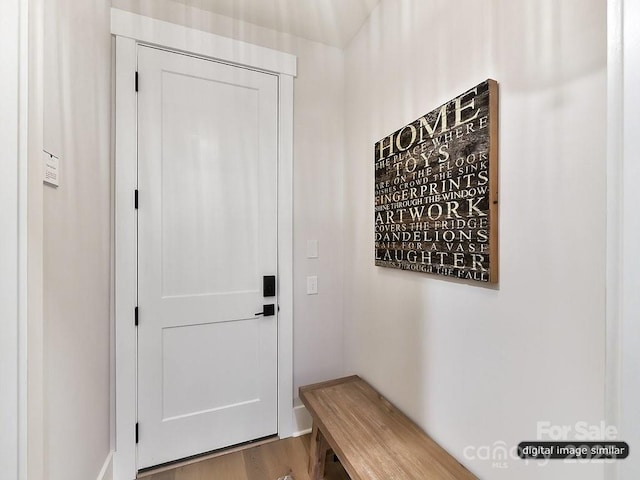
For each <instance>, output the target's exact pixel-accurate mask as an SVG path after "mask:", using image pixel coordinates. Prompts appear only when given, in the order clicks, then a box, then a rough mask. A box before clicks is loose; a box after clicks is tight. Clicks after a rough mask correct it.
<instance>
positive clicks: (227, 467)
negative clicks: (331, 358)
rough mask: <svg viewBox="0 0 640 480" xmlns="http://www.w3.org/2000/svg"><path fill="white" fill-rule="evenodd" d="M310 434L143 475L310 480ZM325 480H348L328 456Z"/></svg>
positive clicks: (153, 479) (188, 479)
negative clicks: (308, 465) (291, 477)
mask: <svg viewBox="0 0 640 480" xmlns="http://www.w3.org/2000/svg"><path fill="white" fill-rule="evenodd" d="M308 462H309V435H305V436H303V437H298V438H287V439H284V440H278V441H275V442H270V443H266V444H263V445H259V446H256V447H251V448H248V449H246V450H242V451H238V452H233V453H228V454H226V455H222V456H219V457H215V458H211V459H208V460H202V461H200V462H197V463H192V464H190V465H185V466H181V467H177V468H174V469H172V470H167V471H164V472H159V473H154V474H151V475H148V474H147V475H144V476H141V477H139V478H143V479H144V480H278V479H279V478H281V477H284V476H285V475H287V474H290V475H292V476H293V478H294V480H309V475H308V474H307V464H308ZM326 466H327V467H326V474H325V480H349V476H348V475H347V473H346V472H345V471H344V469H343V468H342V466H341V465H340V463H339V462H334V461H333V455H332V454H329V458H327V461H326Z"/></svg>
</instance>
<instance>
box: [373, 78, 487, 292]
mask: <svg viewBox="0 0 640 480" xmlns="http://www.w3.org/2000/svg"><path fill="white" fill-rule="evenodd" d="M375 259H376V260H375V261H376V265H379V266H382V267H392V268H400V269H403V270H410V271H416V272H425V273H432V274H436V275H444V276H447V277H454V278H459V279H467V280H475V281H479V282H488V283H496V282H497V281H498V84H497V82H496V81H495V80H487V81H485V82H483V83H481V84H480V85H478V86H476V87H474V88H472V89H471V90H469V91H467V92H465V93H463V94H462V95H460V96H459V97H456V98H454V99H453V100H451V101H450V102H447V103H445V104H444V105H442V106H441V107H439V108H437V109H435V110H433V111H432V112H430V113H427V114H426V115H424V116H422V117H420V118H419V119H417V120H416V121H415V122H412V123H410V124H409V125H407V126H405V127H403V128H401V129H400V130H398V131H396V132H394V133H392V134H391V135H389V136H387V137H385V138H383V139H382V140H380V141H379V142H377V143H376V144H375Z"/></svg>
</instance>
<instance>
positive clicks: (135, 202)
mask: <svg viewBox="0 0 640 480" xmlns="http://www.w3.org/2000/svg"><path fill="white" fill-rule="evenodd" d="M133 202H134V205H135V208H136V210H137V209H138V189H137V188H136V190H135V193H134V200H133Z"/></svg>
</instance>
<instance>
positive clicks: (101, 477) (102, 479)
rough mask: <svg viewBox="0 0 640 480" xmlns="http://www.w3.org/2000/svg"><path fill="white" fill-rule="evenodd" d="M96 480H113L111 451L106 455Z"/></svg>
mask: <svg viewBox="0 0 640 480" xmlns="http://www.w3.org/2000/svg"><path fill="white" fill-rule="evenodd" d="M97 480H113V451H111V452H109V455H107V458H106V459H105V461H104V465H102V469H101V470H100V473H99V474H98V478H97Z"/></svg>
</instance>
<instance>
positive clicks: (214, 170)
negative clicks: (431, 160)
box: [138, 47, 278, 468]
mask: <svg viewBox="0 0 640 480" xmlns="http://www.w3.org/2000/svg"><path fill="white" fill-rule="evenodd" d="M138 72H139V91H138V201H139V204H138V205H139V206H138V306H139V325H138V422H139V444H138V468H146V467H150V466H154V465H158V464H161V463H165V462H169V461H172V460H176V459H180V458H184V457H187V456H191V455H195V454H199V453H203V452H207V451H211V450H214V449H218V448H222V447H225V446H230V445H234V444H238V443H242V442H246V441H248V440H253V439H256V438H260V437H265V436H269V435H273V434H276V433H277V400H278V398H277V395H278V393H277V392H278V390H277V307H276V308H275V315H273V316H264V315H257V314H258V313H259V312H262V311H263V305H265V304H274V305H277V301H276V297H264V292H263V276H265V275H276V273H277V272H276V268H277V257H276V255H277V225H276V223H277V148H278V141H277V138H278V132H277V130H278V116H277V114H278V110H277V108H278V107H277V100H278V80H277V77H276V76H274V75H270V74H266V73H261V72H256V71H252V70H248V69H244V68H240V67H235V66H230V65H225V64H221V63H216V62H213V61H208V60H203V59H200V58H195V57H191V56H187V55H181V54H177V53H171V52H167V51H163V50H158V49H154V48H149V47H140V48H139V53H138Z"/></svg>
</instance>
